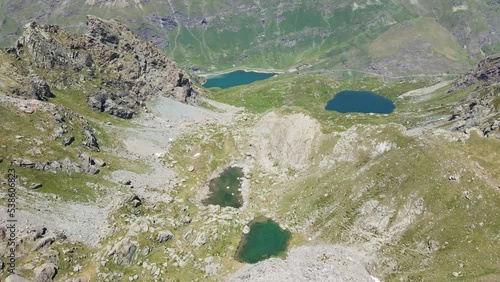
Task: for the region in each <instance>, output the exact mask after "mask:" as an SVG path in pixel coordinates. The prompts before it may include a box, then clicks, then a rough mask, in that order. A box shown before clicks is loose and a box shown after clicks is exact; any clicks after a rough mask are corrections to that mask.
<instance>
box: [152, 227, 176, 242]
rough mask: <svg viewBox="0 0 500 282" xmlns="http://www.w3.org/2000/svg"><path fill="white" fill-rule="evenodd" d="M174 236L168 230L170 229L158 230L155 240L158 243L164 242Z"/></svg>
mask: <svg viewBox="0 0 500 282" xmlns="http://www.w3.org/2000/svg"><path fill="white" fill-rule="evenodd" d="M173 237H174V234H173V233H172V232H170V230H163V231H160V232H158V236H157V237H156V241H157V242H158V243H165V242H167V241H168V240H170V239H172V238H173Z"/></svg>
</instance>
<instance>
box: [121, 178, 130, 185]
mask: <svg viewBox="0 0 500 282" xmlns="http://www.w3.org/2000/svg"><path fill="white" fill-rule="evenodd" d="M120 183H121V184H123V185H130V184H132V181H130V179H126V180H122V181H120Z"/></svg>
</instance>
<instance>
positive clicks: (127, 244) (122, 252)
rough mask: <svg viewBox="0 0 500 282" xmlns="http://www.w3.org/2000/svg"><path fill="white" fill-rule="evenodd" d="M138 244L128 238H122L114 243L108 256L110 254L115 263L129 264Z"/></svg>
mask: <svg viewBox="0 0 500 282" xmlns="http://www.w3.org/2000/svg"><path fill="white" fill-rule="evenodd" d="M138 246H139V244H138V243H137V242H134V241H131V240H130V238H124V239H122V240H121V241H119V242H118V243H116V244H115V246H114V247H113V248H112V249H111V251H110V252H109V253H108V256H112V257H113V261H114V262H115V263H116V264H130V263H131V262H132V260H133V259H134V255H135V253H136V251H137V248H138Z"/></svg>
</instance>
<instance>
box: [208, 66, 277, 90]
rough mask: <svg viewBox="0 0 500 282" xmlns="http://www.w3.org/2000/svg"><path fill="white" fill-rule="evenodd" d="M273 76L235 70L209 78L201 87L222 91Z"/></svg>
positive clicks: (272, 74) (271, 74)
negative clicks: (215, 88)
mask: <svg viewBox="0 0 500 282" xmlns="http://www.w3.org/2000/svg"><path fill="white" fill-rule="evenodd" d="M274 75H275V73H264V72H253V71H244V70H237V71H233V72H229V73H224V74H219V75H215V76H209V77H208V78H207V81H206V82H205V83H204V84H203V86H204V87H206V88H211V87H220V88H223V89H224V88H229V87H233V86H238V85H245V84H249V83H252V82H255V81H258V80H264V79H268V78H270V77H273V76H274Z"/></svg>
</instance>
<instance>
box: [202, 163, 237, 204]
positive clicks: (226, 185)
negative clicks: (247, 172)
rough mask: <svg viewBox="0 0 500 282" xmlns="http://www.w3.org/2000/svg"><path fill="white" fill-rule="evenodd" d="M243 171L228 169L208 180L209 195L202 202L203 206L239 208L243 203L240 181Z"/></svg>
mask: <svg viewBox="0 0 500 282" xmlns="http://www.w3.org/2000/svg"><path fill="white" fill-rule="evenodd" d="M243 176H244V174H243V169H241V168H240V167H228V168H226V169H225V170H224V171H223V172H222V173H221V174H220V175H219V176H218V177H216V178H214V179H212V180H210V183H209V184H208V187H209V189H210V194H209V196H208V198H206V199H205V200H203V204H205V205H219V206H221V207H233V208H239V207H241V205H242V203H243V197H242V196H241V191H240V188H241V180H242V178H243Z"/></svg>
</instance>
